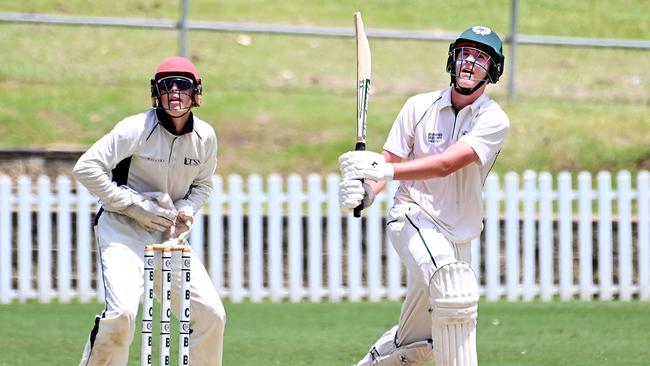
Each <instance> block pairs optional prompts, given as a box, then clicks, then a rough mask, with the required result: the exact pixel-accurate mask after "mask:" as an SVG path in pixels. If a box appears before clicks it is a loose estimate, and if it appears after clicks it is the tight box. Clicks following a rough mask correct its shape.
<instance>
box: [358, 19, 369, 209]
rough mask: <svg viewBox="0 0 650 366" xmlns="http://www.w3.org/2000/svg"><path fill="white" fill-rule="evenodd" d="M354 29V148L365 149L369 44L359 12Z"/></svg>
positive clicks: (360, 206)
mask: <svg viewBox="0 0 650 366" xmlns="http://www.w3.org/2000/svg"><path fill="white" fill-rule="evenodd" d="M354 31H355V35H356V40H357V143H356V144H355V146H354V150H356V151H361V150H365V149H366V125H367V117H368V96H369V92H370V45H369V44H368V37H367V36H366V31H365V29H364V28H363V21H362V20H361V13H360V12H356V13H354ZM362 209H363V203H361V204H360V205H359V206H358V207H356V208H355V209H354V217H361V210H362Z"/></svg>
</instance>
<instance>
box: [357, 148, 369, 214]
mask: <svg viewBox="0 0 650 366" xmlns="http://www.w3.org/2000/svg"><path fill="white" fill-rule="evenodd" d="M364 150H366V144H365V143H364V142H357V144H356V145H355V146H354V151H364ZM361 183H363V179H361ZM361 210H363V201H361V203H360V204H359V206H357V207H355V208H354V217H361Z"/></svg>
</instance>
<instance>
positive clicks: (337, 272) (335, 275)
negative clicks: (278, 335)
mask: <svg viewBox="0 0 650 366" xmlns="http://www.w3.org/2000/svg"><path fill="white" fill-rule="evenodd" d="M339 181H340V178H339V176H338V175H336V174H330V175H328V176H327V287H328V292H329V294H328V299H329V301H333V302H339V301H341V297H342V295H343V294H342V292H343V291H342V288H341V281H342V279H343V270H342V263H343V259H342V240H341V238H342V233H341V209H340V208H339V200H338V189H339Z"/></svg>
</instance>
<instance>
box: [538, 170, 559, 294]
mask: <svg viewBox="0 0 650 366" xmlns="http://www.w3.org/2000/svg"><path fill="white" fill-rule="evenodd" d="M553 198H554V196H553V177H552V176H551V174H550V173H548V172H542V173H541V174H540V175H539V244H538V245H539V282H540V290H539V296H540V298H541V299H542V300H543V301H550V300H551V299H552V298H553V294H554V293H555V290H554V275H553V274H554V269H553Z"/></svg>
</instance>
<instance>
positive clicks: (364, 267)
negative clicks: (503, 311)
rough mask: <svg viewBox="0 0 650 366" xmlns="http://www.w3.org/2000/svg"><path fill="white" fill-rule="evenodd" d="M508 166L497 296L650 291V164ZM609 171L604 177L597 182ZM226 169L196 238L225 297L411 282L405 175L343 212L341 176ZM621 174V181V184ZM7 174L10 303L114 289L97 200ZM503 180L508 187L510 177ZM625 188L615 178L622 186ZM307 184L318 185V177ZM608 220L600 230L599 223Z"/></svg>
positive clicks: (483, 249)
mask: <svg viewBox="0 0 650 366" xmlns="http://www.w3.org/2000/svg"><path fill="white" fill-rule="evenodd" d="M574 178H576V177H573V176H572V175H571V174H569V173H560V174H559V175H558V176H557V177H553V176H552V175H550V174H548V173H544V172H543V173H540V174H537V173H535V172H532V171H529V172H526V173H525V174H524V175H523V177H521V178H520V177H519V176H518V175H517V174H515V173H508V174H506V175H505V177H504V179H503V180H501V179H500V178H499V177H497V176H496V175H491V176H490V177H488V179H487V181H486V184H485V192H484V200H485V208H486V218H485V230H484V232H483V235H482V236H481V238H479V239H477V240H475V241H474V243H473V246H472V248H473V249H472V250H473V260H472V266H473V267H474V269H475V271H476V273H477V276H478V278H479V282H480V284H481V293H482V294H483V296H484V297H485V298H486V299H487V300H488V301H496V300H498V299H501V298H506V299H507V300H509V301H517V300H523V301H530V300H533V299H536V298H539V299H541V300H543V301H547V300H551V299H552V298H554V297H559V298H560V299H562V300H570V299H576V298H577V299H581V300H592V299H601V300H609V299H614V298H618V299H621V300H630V299H641V300H650V213H649V206H650V175H649V174H648V172H646V171H643V172H640V173H639V174H638V175H637V176H636V179H635V183H636V187H635V188H633V187H632V186H633V179H632V176H631V174H630V173H628V172H625V171H623V172H619V173H618V174H616V176H615V180H613V179H612V176H611V174H610V173H608V172H601V173H599V174H598V175H597V177H595V180H594V179H593V177H592V176H591V175H590V174H589V173H585V172H583V173H580V174H579V175H577V180H576V183H577V184H575V185H574ZM592 182H595V183H596V188H593V187H592ZM304 183H305V182H303V177H301V176H298V175H291V176H289V177H288V178H287V179H283V178H282V177H281V176H278V175H271V176H268V177H267V178H266V179H263V178H262V177H260V176H258V175H251V176H249V177H248V178H247V179H246V182H244V179H243V178H242V177H240V176H237V175H232V176H228V177H227V188H228V190H227V191H225V190H224V182H223V179H222V177H220V176H215V177H214V186H215V189H214V193H213V194H212V196H211V197H210V200H209V202H208V204H207V205H206V206H205V207H204V210H203V212H202V213H203V214H201V215H198V217H197V218H196V222H195V228H194V229H193V231H192V234H191V239H190V242H191V243H192V246H193V248H194V251H195V253H196V254H197V255H198V256H199V258H201V259H202V260H203V262H204V263H205V265H206V268H207V269H208V271H209V273H210V275H211V278H212V280H213V282H214V284H215V286H216V287H217V289H218V291H219V292H220V294H221V295H222V297H227V298H230V299H231V300H232V301H234V302H239V301H242V300H244V299H250V300H251V301H253V302H258V301H262V300H264V299H270V300H271V301H283V300H289V301H292V302H297V301H301V300H308V301H340V300H342V299H347V300H349V301H360V300H364V299H366V300H369V301H378V300H380V299H385V298H387V299H399V298H401V297H402V296H403V295H404V293H405V273H404V268H402V265H401V264H400V261H399V258H398V257H397V255H396V254H395V252H394V250H393V249H392V247H391V246H390V243H389V241H388V239H387V238H386V237H385V235H384V230H383V227H384V225H383V217H384V213H385V212H386V209H387V207H388V206H389V205H390V204H391V200H392V192H394V190H395V189H396V186H397V184H396V182H393V184H392V185H390V186H389V189H388V192H389V193H387V194H381V195H379V196H378V198H377V202H376V203H375V204H374V205H373V206H372V207H370V208H369V209H368V210H367V211H366V213H365V218H364V220H363V221H362V220H359V219H355V218H353V217H352V216H347V217H341V212H340V210H339V208H338V198H337V188H338V183H339V177H338V176H336V175H329V176H327V177H321V176H319V175H315V174H314V175H309V176H308V177H307V178H306V187H305V184H304ZM613 183H615V185H614V184H613ZM54 185H55V187H53V184H52V182H51V181H50V178H48V177H46V176H42V177H40V178H39V179H38V181H37V182H36V184H35V185H34V184H33V182H31V181H30V179H29V178H27V177H20V178H19V179H18V180H17V181H16V182H13V181H12V180H10V179H9V178H8V177H6V176H2V177H0V303H9V302H11V301H14V300H18V301H21V302H24V301H27V300H28V299H33V298H35V299H38V300H39V301H41V302H49V301H52V300H53V299H56V300H58V301H61V302H67V301H70V300H71V299H78V300H79V301H82V302H85V301H90V300H91V299H94V298H97V299H100V300H101V299H102V297H103V293H102V291H103V288H102V286H101V285H100V286H97V284H98V283H99V284H101V283H102V281H101V279H100V278H99V277H98V276H99V274H98V272H99V271H97V264H96V258H97V256H96V252H95V244H94V239H93V235H92V217H93V213H94V212H96V210H97V208H98V207H97V205H96V202H95V199H94V198H93V197H92V196H90V195H89V194H88V192H87V191H86V190H85V189H84V188H83V187H82V186H80V185H75V184H73V183H72V182H71V180H70V178H68V177H65V176H61V177H58V178H57V179H56V182H55V184H54ZM501 185H503V189H501ZM613 186H615V187H616V188H615V189H613V188H612V187H613ZM305 188H306V189H305ZM594 231H595V232H594Z"/></svg>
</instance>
